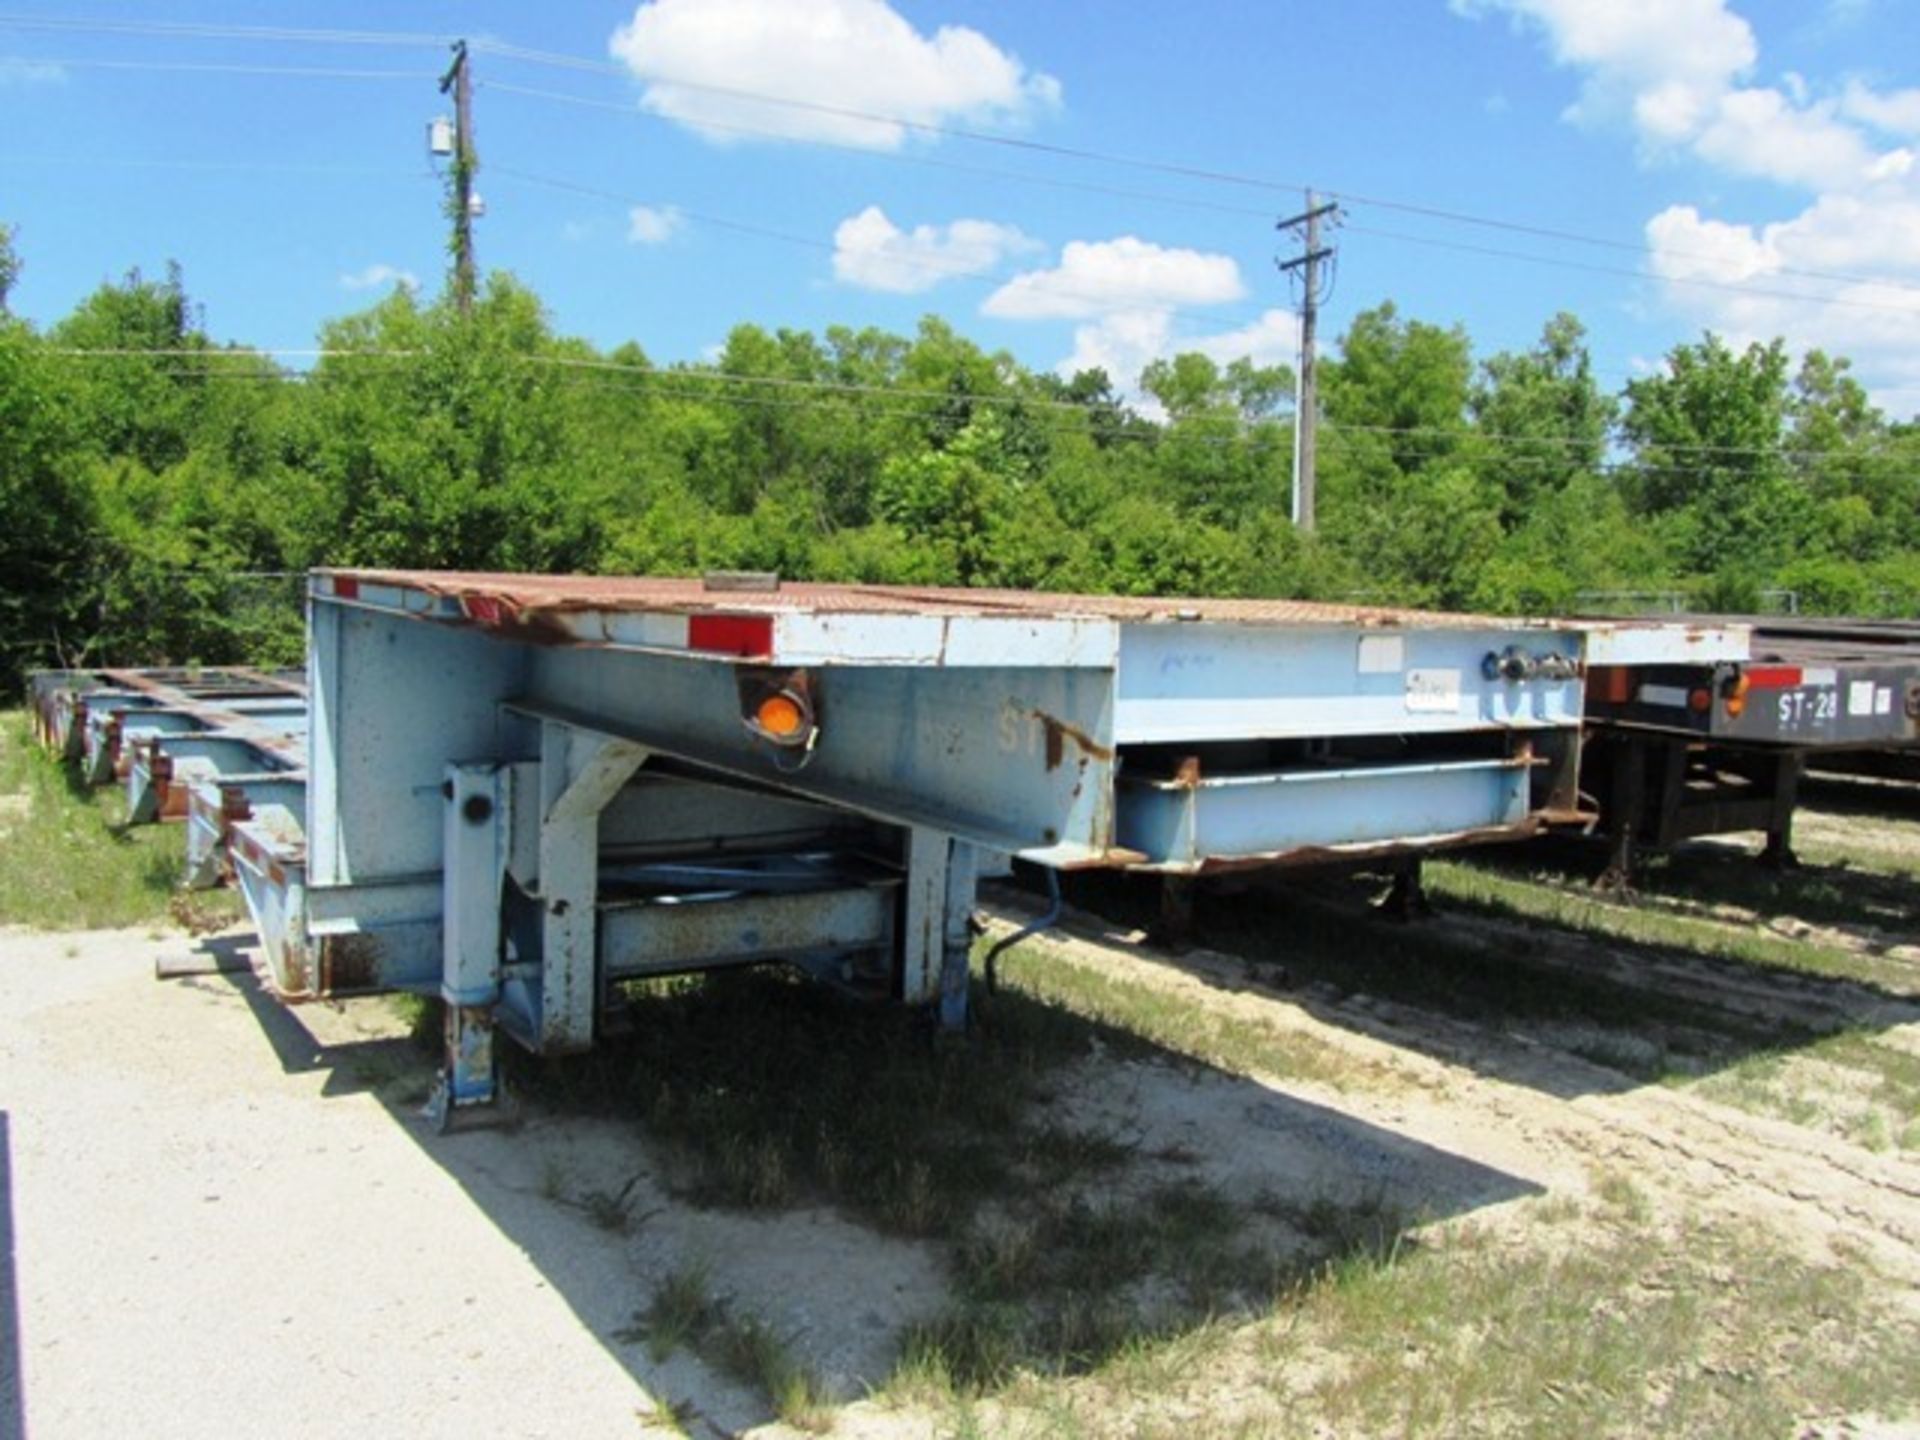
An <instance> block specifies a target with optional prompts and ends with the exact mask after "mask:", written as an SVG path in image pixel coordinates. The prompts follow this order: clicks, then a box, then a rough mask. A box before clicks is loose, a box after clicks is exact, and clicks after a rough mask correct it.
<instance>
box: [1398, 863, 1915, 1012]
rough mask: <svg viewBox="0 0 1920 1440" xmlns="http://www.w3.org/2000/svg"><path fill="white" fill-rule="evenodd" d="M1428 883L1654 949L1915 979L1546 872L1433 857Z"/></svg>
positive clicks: (1870, 980) (1843, 953)
mask: <svg viewBox="0 0 1920 1440" xmlns="http://www.w3.org/2000/svg"><path fill="white" fill-rule="evenodd" d="M1426 875H1427V887H1428V888H1429V889H1430V890H1431V891H1432V892H1433V893H1434V894H1435V895H1438V896H1441V897H1444V898H1445V899H1447V900H1449V901H1451V902H1452V903H1454V904H1456V905H1459V906H1462V907H1464V908H1467V909H1470V910H1477V911H1480V912H1482V913H1485V914H1489V915H1495V916H1499V917H1502V918H1512V919H1521V920H1530V921H1536V922H1545V923H1547V924H1550V925H1557V926H1561V927H1563V928H1565V929H1570V930H1581V931H1585V932H1586V933H1588V934H1593V935H1604V936H1606V937H1607V938H1609V939H1612V940H1624V941H1626V942H1628V943H1630V944H1634V945H1641V946H1646V947H1648V948H1650V949H1656V950H1667V951H1680V952H1683V953H1691V954H1695V955H1705V956H1710V957H1712V958H1714V959H1720V960H1737V961H1740V962H1742V963H1744V964H1748V965H1759V966H1766V967H1771V968H1774V969H1777V970H1785V971H1795V972H1798V973H1800V974H1806V975H1818V976H1822V977H1824V978H1827V979H1837V980H1853V981H1857V982H1860V983H1863V984H1870V985H1873V984H1882V983H1885V982H1888V981H1896V982H1899V981H1905V982H1908V983H1910V982H1911V980H1912V978H1913V977H1912V970H1911V968H1910V967H1902V966H1898V965H1892V964H1889V963H1887V962H1885V961H1881V960H1879V959H1876V958H1875V957H1874V956H1872V955H1868V954H1860V953H1857V952H1854V951H1850V950H1842V949H1837V948H1835V947H1833V946H1826V945H1816V944H1812V943H1810V942H1808V941H1805V940H1792V939H1788V938H1785V937H1783V936H1777V935H1767V934H1756V933H1754V931H1752V930H1751V929H1749V928H1745V927H1742V926H1740V925H1737V924H1735V923H1732V922H1728V921H1715V920H1702V919H1696V918H1693V917H1691V916H1687V915H1680V914H1675V913H1674V912H1673V911H1672V910H1669V909H1656V910H1643V909H1636V908H1634V907H1633V906H1631V905H1628V904H1626V903H1623V902H1622V901H1619V900H1614V899H1607V898H1603V897H1601V896H1600V895H1598V894H1596V893H1594V892H1593V891H1591V890H1586V889H1581V890H1577V891H1576V890H1574V889H1573V888H1572V887H1571V886H1570V885H1568V884H1567V883H1566V882H1564V881H1555V880H1553V879H1551V878H1549V877H1545V876H1539V875H1536V876H1533V877H1532V878H1530V879H1526V880H1520V879H1515V878H1512V877H1510V876H1506V875H1500V874H1496V873H1494V872H1493V871H1491V870H1488V869H1484V868H1482V867H1480V866H1477V865H1468V864H1463V863H1461V862H1459V861H1451V860H1447V861H1429V862H1428V864H1427V866H1426Z"/></svg>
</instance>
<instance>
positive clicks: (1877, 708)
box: [1873, 685, 1893, 715]
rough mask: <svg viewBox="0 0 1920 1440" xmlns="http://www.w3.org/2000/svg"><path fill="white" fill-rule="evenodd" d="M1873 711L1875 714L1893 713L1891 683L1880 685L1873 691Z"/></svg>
mask: <svg viewBox="0 0 1920 1440" xmlns="http://www.w3.org/2000/svg"><path fill="white" fill-rule="evenodd" d="M1873 713H1874V714H1876V715H1891V714H1892V713H1893V687H1892V686H1891V685H1882V686H1881V687H1880V688H1879V689H1878V690H1875V691H1874V692H1873Z"/></svg>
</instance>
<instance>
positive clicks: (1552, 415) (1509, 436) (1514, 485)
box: [1468, 311, 1616, 524]
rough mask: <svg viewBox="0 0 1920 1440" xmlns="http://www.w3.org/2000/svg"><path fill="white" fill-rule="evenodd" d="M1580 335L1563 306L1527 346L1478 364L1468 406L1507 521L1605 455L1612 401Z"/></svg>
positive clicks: (1593, 468) (1579, 328)
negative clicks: (1595, 374)
mask: <svg viewBox="0 0 1920 1440" xmlns="http://www.w3.org/2000/svg"><path fill="white" fill-rule="evenodd" d="M1586 341H1587V332H1586V328H1585V327H1584V326H1582V325H1581V323H1580V322H1579V321H1578V320H1576V319H1575V318H1574V317H1573V316H1571V315H1569V314H1567V313H1565V312H1564V311H1563V312H1561V313H1560V314H1558V315H1556V316H1554V317H1553V319H1551V320H1549V321H1548V322H1547V325H1546V328H1545V329H1544V330H1543V331H1542V332H1541V335H1540V340H1539V343H1538V344H1536V345H1535V346H1534V347H1533V348H1532V349H1531V350H1526V351H1522V352H1520V353H1518V354H1514V353H1510V352H1503V353H1502V354H1499V355H1495V356H1494V357H1492V358H1491V359H1489V360H1486V361H1483V362H1482V363H1481V366H1480V373H1479V375H1478V377H1477V378H1476V379H1475V382H1474V385H1473V391H1472V394H1471V396H1470V397H1469V400H1468V410H1469V413H1470V414H1471V415H1472V417H1473V422H1474V426H1475V429H1476V430H1477V432H1478V434H1479V435H1480V437H1481V438H1482V439H1483V440H1484V441H1485V442H1487V443H1485V444H1484V445H1482V446H1481V453H1482V455H1483V457H1484V458H1483V460H1482V465H1481V468H1482V471H1483V473H1484V474H1485V475H1487V477H1488V478H1489V479H1490V480H1491V481H1492V483H1493V484H1494V485H1495V486H1496V487H1497V488H1498V490H1499V491H1500V493H1501V495H1502V496H1503V497H1504V500H1503V503H1502V509H1503V512H1504V517H1505V519H1506V521H1507V522H1508V523H1509V524H1513V523H1515V522H1518V521H1520V520H1521V519H1522V518H1524V517H1525V516H1526V515H1527V514H1528V513H1529V512H1530V511H1531V510H1532V509H1533V507H1534V505H1535V503H1536V501H1537V499H1538V498H1539V497H1540V496H1543V495H1546V494H1550V493H1553V492H1555V491H1558V490H1561V489H1564V487H1565V486H1566V485H1567V484H1568V483H1569V482H1571V481H1572V480H1573V479H1574V477H1575V476H1577V475H1580V474H1584V473H1592V472H1594V471H1597V470H1598V469H1599V467H1600V463H1601V461H1602V459H1603V458H1604V457H1605V454H1606V446H1607V434H1608V432H1609V430H1610V429H1611V428H1612V425H1613V421H1614V416H1615V411H1616V407H1615V405H1614V402H1613V400H1612V398H1611V397H1610V396H1607V395H1605V394H1603V393H1602V391H1601V389H1600V386H1599V383H1598V382H1597V381H1596V380H1595V379H1594V376H1593V364H1592V360H1591V358H1590V357H1589V356H1588V354H1587V343H1586Z"/></svg>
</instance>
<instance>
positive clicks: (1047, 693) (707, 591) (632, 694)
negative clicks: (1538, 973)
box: [160, 570, 1746, 1114]
mask: <svg viewBox="0 0 1920 1440" xmlns="http://www.w3.org/2000/svg"><path fill="white" fill-rule="evenodd" d="M309 596H310V605H309V622H310V630H309V663H308V676H307V682H308V692H309V702H310V707H311V708H310V712H309V714H308V717H307V731H306V754H305V764H304V771H305V774H304V784H289V783H286V782H285V781H284V780H282V779H279V778H277V777H273V776H268V777H265V778H261V777H258V776H255V777H251V778H250V779H249V780H247V781H242V782H235V784H234V785H232V786H228V787H227V788H225V789H222V788H220V787H219V786H216V785H214V784H212V783H211V782H209V783H208V785H207V786H205V787H203V790H202V791H201V792H198V793H199V795H200V797H201V798H200V799H197V800H196V807H197V809H196V813H200V810H202V809H204V810H205V812H206V815H207V819H208V827H207V828H208V833H209V834H213V833H214V832H215V831H217V832H218V834H219V836H221V837H223V841H209V842H208V843H209V844H215V845H217V844H219V843H224V849H225V854H226V857H227V859H228V861H229V862H230V864H231V866H232V870H233V873H234V876H235V878H236V879H237V880H238V882H239V884H240V885H241V886H242V888H243V890H244V891H245V894H246V898H247V902H248V905H249V907H250V909H251V911H252V913H253V916H254V919H255V921H256V922H257V924H258V926H259V929H260V933H261V936H262V939H263V942H264V944H263V948H264V950H265V952H266V955H267V957H268V964H269V968H270V972H271V978H272V982H273V984H274V986H275V987H276V988H277V989H278V990H279V992H280V993H281V994H282V995H283V996H285V997H287V998H303V997H310V996H319V995H331V994H345V993H350V992H355V991H366V990H378V989H390V988H398V989H407V990H414V991H419V992H423V993H434V994H438V995H439V996H441V997H442V998H443V999H444V1000H445V1002H446V1013H447V1037H446V1046H447V1062H446V1067H445V1071H444V1081H443V1087H442V1095H441V1104H442V1107H443V1113H446V1114H452V1113H453V1112H455V1111H458V1110H461V1109H464V1108H466V1107H469V1106H480V1105H485V1104H486V1103H488V1102H489V1101H491V1100H492V1099H493V1098H494V1095H495V1091H496V1079H495V1073H496V1069H495V1063H494V1043H495V1038H496V1035H497V1034H499V1033H503V1032H504V1033H505V1034H506V1035H507V1036H509V1037H511V1038H512V1039H513V1040H515V1041H517V1042H518V1043H520V1044H522V1045H524V1046H526V1047H527V1048H529V1049H531V1050H533V1051H535V1052H537V1053H543V1054H554V1053H563V1052H568V1051H576V1050H580V1049H583V1048H585V1047H587V1046H589V1045H591V1044H592V1043H593V1041H594V1037H595V1035H596V1033H597V1031H598V1030H599V1029H600V1028H601V1027H602V1026H604V1025H605V1024H606V1023H607V1021H608V1019H609V1017H610V1016H611V1015H612V1014H613V1012H614V1011H615V1010H616V1009H617V1007H618V1006H619V1004H620V996H621V988H622V986H623V984H624V983H625V982H628V981H632V980H635V979H640V978H643V977H648V976H657V975H664V974H671V973H676V972H684V971H693V970H704V969H712V968H716V967H721V966H728V965H742V964H756V963H761V962H765V961H768V960H774V959H778V960H782V961H785V962H788V963H791V964H794V965H797V966H800V967H802V968H804V969H805V970H807V971H808V972H810V973H811V974H813V975H815V976H817V977H819V978H821V979H823V980H826V981H829V982H831V983H834V984H837V985H841V986H845V987H849V988H852V989H856V990H860V991H864V992H868V993H873V994H878V995H890V996H892V997H893V998H894V999H896V1000H899V1001H902V1002H905V1003H909V1004H918V1005H924V1006H927V1007H929V1008H930V1009H931V1010H932V1011H933V1013H935V1014H936V1015H937V1016H938V1017H939V1018H940V1019H941V1020H942V1021H943V1022H944V1023H946V1024H948V1025H957V1024H960V1023H962V1021H963V1019H964V1014H965V1005H966V995H967V967H968V952H969V948H970V944H971V934H970V932H969V928H968V921H969V917H970V914H971V911H972V909H973V903H974V890H975V884H976V880H977V878H978V876H979V875H980V873H981V872H982V870H983V868H985V867H988V866H990V865H992V864H994V863H995V862H996V861H998V860H1002V859H1004V857H1005V856H1008V855H1013V856H1018V857H1021V858H1023V859H1025V860H1027V861H1030V862H1033V863H1035V864H1038V865H1041V866H1046V867H1051V868H1052V869H1054V870H1072V869H1077V868H1085V867H1115V868H1124V869H1130V870H1144V871H1150V872H1155V873H1159V874H1162V875H1167V876H1176V877H1190V876H1199V875H1205V874H1209V873H1213V872H1217V871H1221V870H1231V869H1236V868H1244V867H1253V866H1267V865H1279V864H1291V863H1305V862H1315V861H1321V862H1324V861H1329V860H1355V859H1364V858H1369V857H1377V856H1382V855H1400V854H1418V853H1423V852H1425V851H1428V850H1431V849H1433V848H1436V847H1441V846H1448V845H1458V844H1469V843H1478V842H1485V841H1493V840H1512V839H1519V838H1523V837H1525V836H1528V835H1531V834H1534V833H1537V832H1538V831H1539V830H1541V829H1542V828H1543V827H1546V826H1550V825H1556V824H1568V825H1585V824H1589V823H1591V820H1592V815H1591V812H1590V809H1589V808H1588V807H1587V806H1585V805H1584V804H1583V802H1582V799H1581V796H1580V791H1579V788H1578V766H1579V751H1580V736H1581V729H1580V727H1581V718H1582V711H1583V704H1584V681H1585V676H1586V674H1587V671H1588V667H1589V666H1590V665H1599V664H1638V663H1653V662H1657V661H1660V660H1665V659H1679V658H1683V657H1687V658H1691V657H1706V658H1707V659H1709V660H1714V659H1722V658H1725V659H1734V658H1738V657H1739V656H1740V655H1742V654H1744V647H1745V643H1746V637H1745V633H1744V631H1742V630H1740V629H1739V628H1738V627H1698V626H1680V625H1670V624H1658V623H1653V624H1646V623H1631V622H1630V623H1616V622H1596V623H1591V624H1579V625H1573V624H1565V623H1555V622H1535V621H1517V620H1500V619H1489V618H1484V617H1471V616H1450V615H1433V614H1423V613H1417V612H1405V611H1393V610H1382V609H1366V608H1353V607H1340V606H1327V605H1318V604H1305V603H1298V602H1288V601H1255V600H1242V601H1225V600H1163V599H1128V598H1116V597H1102V596H1059V595H1040V594H1030V593H1024V592H996V591H959V590H939V589H915V588H905V587H898V588H896V587H882V586H867V585H798V584H781V583H779V582H777V581H775V580H772V579H770V578H768V577H751V576H748V577H739V576H734V577H712V578H710V579H709V580H707V581H694V580H642V579H607V578H595V577H579V576H575V577H553V576H518V575H480V574H472V575H470V574H448V573H437V572H404V571H395V572H388V571H369V570H332V571H323V572H317V573H316V574H315V575H314V576H313V577H312V579H311V582H310V591H309ZM166 743H167V742H166V741H165V740H164V739H162V740H161V741H160V744H161V747H162V748H163V749H164V747H165V744H166ZM248 784H251V785H252V787H253V789H252V792H251V793H250V794H249V793H247V792H246V786H247V785H248ZM236 791H237V803H235V795H236Z"/></svg>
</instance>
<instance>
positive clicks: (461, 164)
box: [440, 40, 480, 315]
mask: <svg viewBox="0 0 1920 1440" xmlns="http://www.w3.org/2000/svg"><path fill="white" fill-rule="evenodd" d="M448 91H452V92H453V196H452V198H451V199H450V200H449V201H448V202H447V203H448V208H449V209H450V210H451V211H452V219H453V300H454V304H455V305H457V306H458V307H459V309H460V313H461V314H462V315H469V314H471V313H472V312H473V290H474V280H473V174H474V171H476V170H478V169H479V168H480V158H479V156H478V154H477V153H476V152H475V151H474V148H473V74H472V66H471V65H470V64H469V62H468V60H467V42H466V41H464V40H457V41H455V42H454V46H453V64H452V65H450V66H449V67H448V68H447V73H446V74H445V75H442V76H441V77H440V93H441V94H442V95H445V94H446V93H447V92H448Z"/></svg>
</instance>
